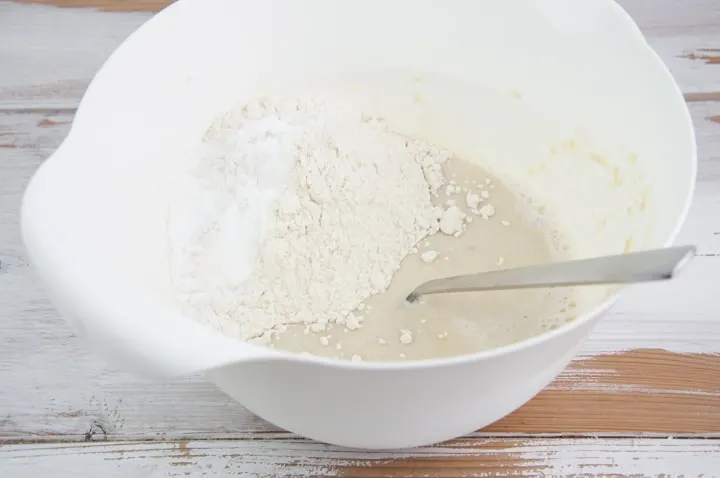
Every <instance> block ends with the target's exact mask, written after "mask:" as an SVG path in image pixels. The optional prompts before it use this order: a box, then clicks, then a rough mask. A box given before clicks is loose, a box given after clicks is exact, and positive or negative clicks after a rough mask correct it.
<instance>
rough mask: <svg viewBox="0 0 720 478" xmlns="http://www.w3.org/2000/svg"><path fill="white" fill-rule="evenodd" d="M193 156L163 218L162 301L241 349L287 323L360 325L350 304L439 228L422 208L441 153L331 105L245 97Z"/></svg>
mask: <svg viewBox="0 0 720 478" xmlns="http://www.w3.org/2000/svg"><path fill="white" fill-rule="evenodd" d="M195 153H196V154H190V155H188V158H187V161H186V162H185V163H184V165H183V168H182V171H180V172H179V174H178V178H177V180H176V181H175V183H174V186H173V193H172V194H173V200H172V201H171V206H170V211H169V222H168V228H169V230H168V233H169V242H170V251H171V252H170V271H171V279H172V282H173V288H174V292H175V296H176V298H177V301H178V304H179V307H180V308H181V310H182V311H183V312H184V313H185V314H187V315H189V316H191V317H193V318H195V319H197V320H199V321H201V322H204V323H206V324H209V325H211V326H213V327H215V328H217V329H219V330H221V331H222V332H224V333H226V334H228V335H231V336H235V337H238V338H240V339H243V340H259V341H267V340H268V339H269V338H271V336H272V334H273V333H275V332H280V331H282V330H283V329H284V328H285V327H286V326H288V325H291V324H298V323H303V324H307V325H308V327H312V330H313V331H322V330H324V328H325V327H326V326H327V325H328V324H331V323H338V324H343V325H345V326H346V327H348V328H350V329H355V328H358V327H360V326H361V325H362V319H363V318H362V312H357V309H358V306H360V305H361V303H362V301H363V300H365V299H367V298H368V297H370V296H372V295H375V294H378V293H381V292H383V291H384V290H386V289H387V287H388V286H389V284H390V281H391V279H392V277H393V274H394V273H395V272H396V271H397V270H398V268H399V267H400V263H401V261H402V260H403V259H404V258H405V257H406V256H407V255H408V254H409V253H410V252H411V251H412V250H413V249H414V248H415V245H416V244H417V243H418V242H419V241H421V240H422V239H423V238H425V237H426V236H428V235H431V234H435V233H437V232H438V230H439V229H440V228H441V223H440V219H442V218H443V217H444V213H445V211H444V210H443V209H442V208H440V210H438V208H437V207H436V206H434V205H433V201H432V199H433V197H435V196H436V195H437V194H438V191H439V190H440V189H441V188H442V187H443V186H444V185H445V177H444V175H443V170H442V165H443V163H444V162H445V161H446V160H447V159H448V158H449V157H450V153H448V152H447V151H445V150H443V149H440V148H438V147H435V146H433V145H431V144H428V143H426V142H423V141H420V140H417V139H414V138H409V137H406V136H403V135H401V134H399V133H396V132H394V131H393V130H392V129H390V127H389V126H388V125H387V124H386V123H385V122H384V121H383V120H382V119H381V118H375V117H369V116H366V115H363V114H361V113H359V112H357V111H356V110H354V109H353V108H350V107H346V106H345V105H341V104H339V103H332V102H328V101H323V100H320V99H315V98H299V99H298V98H293V99H277V100H276V99H262V100H257V101H253V102H251V103H249V104H246V105H244V106H241V107H239V108H237V109H233V110H231V111H229V112H227V113H225V114H224V115H222V116H221V117H219V118H218V119H217V120H216V121H215V122H214V123H213V125H212V126H211V127H210V129H209V130H208V132H207V133H206V135H205V137H204V139H203V142H202V145H201V147H200V148H199V151H197V152H195ZM455 216H457V215H456V214H454V215H453V218H452V219H453V221H452V222H453V223H452V224H451V225H450V226H448V227H452V228H453V229H456V228H457V227H459V226H458V225H457V224H456V223H457V219H458V218H457V217H455ZM446 222H447V218H446ZM448 232H449V231H448ZM453 232H454V231H453Z"/></svg>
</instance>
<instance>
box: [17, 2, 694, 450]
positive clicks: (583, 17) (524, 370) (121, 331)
mask: <svg viewBox="0 0 720 478" xmlns="http://www.w3.org/2000/svg"><path fill="white" fill-rule="evenodd" d="M383 72H384V73H383ZM329 78H336V79H337V78H340V79H342V81H337V82H336V84H342V85H345V88H346V91H345V93H346V94H348V95H349V96H352V95H356V99H357V100H358V101H366V103H365V105H364V106H365V107H366V108H367V109H369V110H372V111H370V112H371V113H375V114H384V115H385V116H386V117H387V118H388V121H389V122H394V123H395V124H396V125H397V128H398V129H400V130H402V131H403V132H406V133H408V134H412V135H417V136H419V137H424V138H426V139H429V140H432V141H435V142H437V143H439V144H441V145H443V146H446V147H448V148H449V149H451V150H454V151H457V152H460V153H462V154H463V155H464V156H465V157H466V158H468V159H470V160H474V161H479V162H480V163H481V164H482V165H483V166H484V167H485V168H487V169H489V170H491V171H492V172H493V173H495V174H497V175H498V176H500V177H501V178H503V179H505V180H507V181H508V182H511V183H513V184H515V186H516V187H517V188H520V189H521V190H522V191H524V192H527V193H528V194H529V195H530V196H531V197H532V198H533V199H534V200H536V201H540V202H541V203H542V204H543V205H544V206H546V207H547V210H548V211H555V212H557V223H558V224H559V225H560V226H561V227H562V229H563V230H564V231H565V232H566V233H567V235H568V237H569V241H570V243H572V244H573V247H574V249H573V254H575V255H576V256H590V255H596V254H604V253H613V252H619V251H622V250H624V249H643V248H649V247H661V246H663V245H668V244H670V243H671V242H672V240H673V238H674V237H675V235H676V233H677V231H678V228H679V227H680V225H681V223H682V222H683V219H684V218H685V215H686V211H687V208H688V206H689V202H690V198H691V195H692V190H693V184H694V180H695V167H696V157H695V156H696V154H695V144H694V137H693V130H692V125H691V122H690V118H689V115H688V111H687V109H686V107H685V104H684V102H683V98H682V95H681V94H680V92H679V91H678V88H677V86H676V85H675V83H674V82H673V79H672V78H671V76H670V74H669V72H668V71H667V69H666V68H665V66H663V64H662V62H661V61H660V59H659V58H658V57H657V56H656V54H655V53H654V52H653V51H652V50H651V49H650V47H649V46H648V45H647V44H646V42H645V41H644V39H643V37H642V36H641V34H640V32H639V30H638V28H637V27H636V25H635V24H634V23H633V22H632V20H631V19H630V18H629V17H628V15H627V14H626V13H625V12H624V11H623V10H622V9H621V8H620V7H618V6H617V5H616V4H615V3H613V2H611V1H609V0H592V1H590V0H588V1H583V2H578V1H576V0H516V1H513V2H508V1H506V0H484V1H477V0H451V1H443V2H440V1H434V0H394V1H388V0H362V1H343V2H340V1H336V0H307V1H303V2H298V1H293V0H265V1H256V0H247V1H245V0H243V1H238V0H182V1H180V2H178V3H175V4H173V5H172V6H170V7H169V8H167V9H166V10H164V11H163V12H161V13H160V14H158V15H157V16H155V17H154V18H153V19H152V20H150V21H149V22H148V23H147V24H146V25H144V26H143V27H142V28H140V29H139V30H138V31H137V32H135V33H134V34H133V35H132V36H131V37H130V38H128V39H127V41H126V42H125V43H124V44H123V45H122V46H120V48H118V50H117V51H116V52H115V53H114V54H113V55H112V57H111V58H110V59H109V60H108V62H107V63H106V64H105V65H104V66H103V68H102V69H101V71H100V72H99V73H98V74H97V76H96V77H95V79H94V80H93V82H92V84H91V85H90V87H89V89H88V91H87V93H86V95H85V97H84V98H83V100H82V103H81V105H80V108H79V110H78V112H77V116H76V118H75V122H74V124H73V127H72V130H71V132H70V135H69V137H68V138H67V139H66V140H65V142H64V143H63V144H62V146H61V147H60V148H59V149H58V151H57V152H56V153H55V154H54V155H53V156H52V157H51V158H50V159H48V160H47V161H46V162H45V164H44V165H43V166H42V167H41V168H40V170H39V171H38V172H37V174H36V175H35V177H34V178H33V180H32V182H31V184H30V186H29V187H28V190H27V192H26V195H25V200H24V204H23V211H22V227H23V236H24V240H25V243H26V245H27V248H28V250H29V253H30V256H31V258H32V260H33V262H34V264H35V266H36V267H37V269H38V271H39V272H40V274H41V276H42V277H43V279H44V280H45V281H46V282H47V284H48V285H49V290H50V291H51V293H52V295H53V296H54V299H55V301H56V303H57V305H58V308H59V309H60V310H61V312H62V313H63V314H64V315H65V316H66V317H67V318H68V320H69V321H70V322H71V323H73V324H74V325H75V326H76V328H77V329H78V330H79V333H80V334H81V335H84V336H86V337H87V339H88V341H89V342H90V343H91V344H92V345H93V347H94V348H95V349H96V350H97V352H98V353H100V354H101V355H103V356H105V357H106V358H107V359H109V360H111V361H113V362H114V363H116V364H120V365H122V366H124V367H126V368H129V369H131V370H135V371H137V372H140V373H144V374H151V375H161V376H168V375H178V374H187V373H193V372H204V373H205V375H206V376H207V378H208V379H209V380H211V381H212V382H214V383H216V384H217V385H218V386H219V387H220V388H221V389H223V390H224V391H225V392H227V393H228V394H229V395H230V396H232V397H233V398H235V399H237V400H238V401H239V402H241V403H242V404H243V405H245V406H246V407H248V408H249V409H250V410H252V411H253V412H255V413H256V414H258V415H259V416H261V417H263V418H265V419H267V420H269V421H270V422H272V423H274V424H276V425H278V426H281V427H283V428H286V429H288V430H291V431H294V432H297V433H299V434H302V435H305V436H308V437H311V438H315V439H317V440H321V441H324V442H329V443H334V444H339V445H346V446H351V447H362V448H386V449H388V448H401V447H412V446H417V445H426V444H430V443H435V442H439V441H442V440H446V439H450V438H453V437H456V436H459V435H462V434H465V433H468V432H471V431H473V430H476V429H478V428H481V427H484V426H486V425H488V424H490V423H492V422H494V421H496V420H498V419H499V418H501V417H503V416H504V415H506V414H508V413H510V412H511V411H513V410H515V409H516V408H518V407H519V406H520V405H522V404H523V403H525V402H526V401H527V400H529V399H530V398H531V397H533V396H534V395H535V394H536V393H537V392H539V391H540V390H541V389H542V388H543V387H544V386H546V385H547V384H548V383H549V382H550V381H551V380H553V378H554V377H555V376H556V375H557V374H558V373H560V371H561V370H562V369H563V368H564V367H565V366H566V365H567V364H568V362H569V361H570V360H571V359H572V357H573V356H574V355H575V353H576V352H577V350H578V348H579V347H580V345H581V343H582V341H583V338H584V337H586V336H587V335H588V333H589V332H590V331H591V330H592V328H593V327H594V325H595V324H596V322H597V321H598V319H599V317H600V314H601V313H602V312H603V311H604V310H606V309H607V308H608V307H609V306H610V304H611V303H612V302H613V301H614V299H615V296H614V295H612V294H608V293H607V291H601V292H602V298H601V299H599V300H598V302H597V306H596V307H594V310H590V311H587V312H586V313H584V314H583V315H582V316H581V317H579V318H578V319H577V320H575V321H574V322H572V323H569V324H567V325H565V326H562V327H560V328H558V329H556V330H554V331H552V332H549V333H547V334H544V335H542V336H538V337H535V338H533V339H530V340H526V341H524V342H521V343H518V344H514V345H510V346H506V347H502V348H498V349H496V350H491V351H487V352H482V353H477V354H474V355H467V356H461V357H455V358H450V359H442V360H426V361H418V362H409V363H349V362H341V361H336V360H330V359H324V358H318V357H306V356H299V355H295V354H290V353H284V352H280V351H274V350H269V349H264V348H260V347H256V346H253V345H249V344H245V343H242V342H239V341H236V340H234V339H231V338H229V337H225V336H222V335H220V334H218V333H216V332H215V331H213V330H210V329H209V328H205V327H203V326H201V325H199V324H197V323H196V322H194V321H193V320H192V319H190V318H188V317H183V316H182V315H180V314H179V313H178V312H177V309H176V308H175V307H173V305H172V298H171V295H170V292H169V291H170V287H169V278H168V262H167V255H168V251H167V250H168V247H167V234H166V233H167V231H166V218H167V204H168V192H169V186H168V182H169V181H168V175H169V172H170V171H171V170H172V169H173V166H174V165H177V163H178V159H179V158H181V157H182V156H183V155H184V154H188V151H189V150H190V149H191V148H192V147H193V146H194V145H196V144H197V143H198V141H199V140H200V138H201V136H202V134H203V133H204V131H205V129H206V128H207V127H208V125H209V124H210V122H211V120H212V118H213V117H214V116H215V115H217V114H218V113H219V112H220V111H221V110H223V109H225V108H227V107H229V106H230V105H231V104H232V103H235V102H238V101H242V100H243V99H248V98H251V97H253V96H256V95H258V94H261V93H263V92H267V91H269V90H271V89H273V88H288V87H292V86H293V85H317V84H321V83H322V81H324V80H319V79H329ZM382 78H387V81H386V82H384V81H382V80H381V79H382ZM443 85H445V86H443ZM450 85H455V86H452V87H450ZM459 85H463V86H459ZM418 98H421V99H422V101H419V100H418Z"/></svg>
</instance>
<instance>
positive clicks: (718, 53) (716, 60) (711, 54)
mask: <svg viewBox="0 0 720 478" xmlns="http://www.w3.org/2000/svg"><path fill="white" fill-rule="evenodd" d="M681 56H682V57H683V58H687V59H689V60H702V61H704V62H705V63H706V64H708V65H720V49H719V48H698V49H697V53H695V52H690V53H686V54H684V55H681Z"/></svg>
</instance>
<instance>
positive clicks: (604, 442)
mask: <svg viewBox="0 0 720 478" xmlns="http://www.w3.org/2000/svg"><path fill="white" fill-rule="evenodd" d="M79 470H82V473H83V476H103V477H104V478H140V477H143V478H146V477H174V476H183V477H190V478H199V477H209V476H243V477H270V476H285V477H308V476H314V477H325V476H335V477H358V478H360V477H362V478H375V477H412V478H414V477H458V476H473V477H483V476H485V477H509V476H526V477H547V476H582V477H589V476H615V477H617V476H659V475H663V476H708V477H710V476H717V474H716V473H717V471H718V470H720V441H717V440H702V439H676V440H667V439H664V438H662V439H644V440H637V439H627V438H625V439H623V438H613V439H592V440H587V439H573V438H559V439H558V438H556V439H548V438H534V439H533V438H504V439H499V438H476V437H470V438H463V439H460V440H453V441H451V442H447V443H444V444H442V445H439V446H435V447H425V448H418V449H415V450H412V451H398V452H358V451H353V450H347V449H340V448H336V447H331V446H325V445H321V444H318V443H313V442H310V441H307V440H302V439H296V438H293V437H286V436H283V435H278V436H276V437H275V438H274V439H273V440H272V441H266V440H255V441H226V440H217V441H159V442H125V443H110V444H99V443H89V444H30V445H15V446H12V447H0V475H1V476H7V477H21V476H53V477H56V478H66V477H67V478H70V477H72V478H75V477H76V476H77V473H78V471H79Z"/></svg>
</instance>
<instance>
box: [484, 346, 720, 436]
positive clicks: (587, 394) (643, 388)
mask: <svg viewBox="0 0 720 478" xmlns="http://www.w3.org/2000/svg"><path fill="white" fill-rule="evenodd" d="M718 403H720V356H718V355H704V354H676V353H672V352H667V351H664V350H633V351H628V352H625V353H621V354H615V355H603V356H598V357H593V358H590V359H587V360H581V361H576V362H573V363H572V364H571V365H570V367H569V368H568V370H566V371H565V372H564V373H563V374H562V375H561V376H560V377H558V379H557V380H556V381H555V382H553V384H551V385H550V386H549V387H548V388H547V389H546V390H544V391H542V392H541V393H540V394H539V395H538V396H537V397H535V398H534V399H533V400H531V401H530V402H528V403H527V404H526V405H525V406H523V407H522V408H520V409H519V410H517V411H515V412H514V413H512V414H510V415H509V416H507V417H505V418H504V419H502V420H500V421H499V422H497V423H495V424H493V425H490V426H489V427H487V428H485V429H484V430H483V432H503V433H579V434H580V433H591V434H593V433H596V434H602V433H628V434H632V433H641V432H650V433H665V434H682V433H718V432H720V407H718ZM658 417H663V418H662V420H659V419H658Z"/></svg>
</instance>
